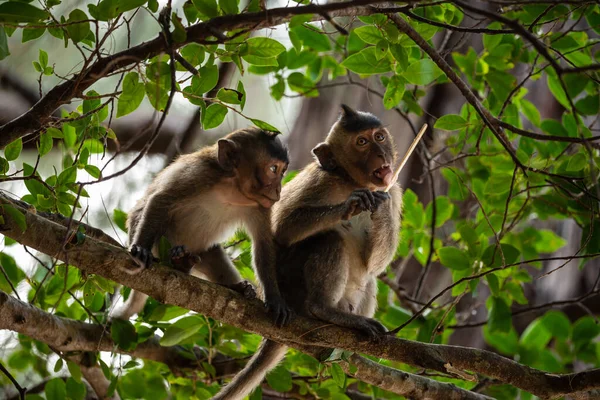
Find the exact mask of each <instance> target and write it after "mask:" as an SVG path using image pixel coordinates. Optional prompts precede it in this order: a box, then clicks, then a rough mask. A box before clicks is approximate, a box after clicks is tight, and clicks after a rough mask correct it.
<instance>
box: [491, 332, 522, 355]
mask: <svg viewBox="0 0 600 400" xmlns="http://www.w3.org/2000/svg"><path fill="white" fill-rule="evenodd" d="M483 337H484V339H485V341H486V342H487V343H489V344H490V345H491V346H493V347H494V348H496V349H497V350H498V351H499V352H501V353H503V354H505V355H509V356H512V355H514V354H516V353H517V352H518V351H519V337H518V336H517V332H515V330H514V329H510V330H509V332H508V333H503V332H498V331H495V332H492V331H490V328H489V326H484V327H483Z"/></svg>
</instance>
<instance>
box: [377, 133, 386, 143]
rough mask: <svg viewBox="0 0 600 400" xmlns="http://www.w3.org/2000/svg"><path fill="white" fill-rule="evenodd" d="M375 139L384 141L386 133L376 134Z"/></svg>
mask: <svg viewBox="0 0 600 400" xmlns="http://www.w3.org/2000/svg"><path fill="white" fill-rule="evenodd" d="M375 140H377V141H378V142H383V141H384V140H385V135H384V134H383V133H377V134H375Z"/></svg>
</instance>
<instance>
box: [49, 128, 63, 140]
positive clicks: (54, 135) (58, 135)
mask: <svg viewBox="0 0 600 400" xmlns="http://www.w3.org/2000/svg"><path fill="white" fill-rule="evenodd" d="M46 133H48V134H49V135H50V137H52V138H55V139H62V138H64V134H63V133H62V131H60V130H58V129H56V128H52V127H50V128H48V129H46Z"/></svg>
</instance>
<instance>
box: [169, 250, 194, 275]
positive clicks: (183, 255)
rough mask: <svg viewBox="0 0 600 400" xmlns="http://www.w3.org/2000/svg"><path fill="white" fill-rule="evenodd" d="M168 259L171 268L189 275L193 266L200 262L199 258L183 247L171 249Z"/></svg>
mask: <svg viewBox="0 0 600 400" xmlns="http://www.w3.org/2000/svg"><path fill="white" fill-rule="evenodd" d="M170 257H171V264H172V265H173V268H175V269H176V270H178V271H181V272H185V273H189V272H190V270H191V269H192V268H193V267H194V265H195V264H198V263H199V262H200V256H198V255H195V254H192V253H190V252H189V251H187V249H186V248H185V246H175V247H173V248H171V250H170Z"/></svg>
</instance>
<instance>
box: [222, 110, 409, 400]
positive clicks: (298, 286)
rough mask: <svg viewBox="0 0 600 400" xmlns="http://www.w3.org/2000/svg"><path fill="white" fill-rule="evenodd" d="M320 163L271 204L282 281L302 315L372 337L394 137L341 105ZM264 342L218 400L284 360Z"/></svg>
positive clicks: (393, 196) (388, 247)
mask: <svg viewBox="0 0 600 400" xmlns="http://www.w3.org/2000/svg"><path fill="white" fill-rule="evenodd" d="M312 152H313V155H314V157H315V162H313V163H311V164H310V165H308V166H307V167H306V168H305V169H304V170H303V171H302V172H301V173H299V174H298V176H296V177H295V178H294V179H293V180H292V181H290V182H289V183H288V184H287V185H286V186H285V187H284V188H283V191H282V194H281V200H280V201H279V202H278V203H277V204H276V205H275V206H274V207H273V219H272V226H273V231H274V237H275V240H276V242H277V243H278V249H277V257H276V260H277V262H276V268H277V280H278V283H279V288H280V290H281V293H282V295H283V297H284V299H285V300H286V302H287V303H288V304H289V305H290V306H291V308H292V309H293V310H294V311H295V312H296V313H297V314H299V315H304V316H307V317H312V318H316V319H319V320H322V321H325V322H328V323H331V324H336V325H340V326H343V327H347V328H354V329H358V330H360V331H361V332H363V333H364V334H365V335H366V336H367V337H368V338H370V339H377V337H378V336H379V335H381V334H383V333H384V332H385V331H386V330H385V327H384V326H383V325H381V324H380V323H379V322H377V321H376V320H374V319H373V318H372V317H373V315H374V313H375V309H376V307H377V299H376V295H377V276H378V275H379V274H381V272H383V270H384V269H385V268H386V267H387V265H388V264H389V263H390V262H391V261H392V258H393V256H394V253H395V250H396V246H397V243H398V235H399V231H400V213H401V207H402V192H401V189H400V187H399V186H397V185H393V186H392V187H391V189H390V190H389V192H384V191H383V190H384V189H385V188H387V187H388V186H389V185H390V184H391V183H392V181H393V179H394V173H393V166H394V165H395V163H396V159H397V153H396V150H395V147H394V143H393V139H392V136H391V135H390V133H389V132H388V130H387V129H386V128H385V127H384V126H383V124H382V123H381V121H380V120H379V119H378V118H376V117H375V116H374V115H372V114H369V113H365V112H360V111H354V110H352V109H351V108H350V107H347V106H342V115H341V116H340V118H339V119H338V121H337V122H336V123H335V124H334V125H333V127H332V128H331V130H330V132H329V134H328V136H327V138H326V140H325V142H323V143H321V144H319V145H317V146H316V147H315V148H314V149H313V151H312ZM286 350H287V347H286V346H285V345H282V344H279V343H276V342H274V341H271V340H264V341H263V343H262V344H261V346H260V348H259V350H258V351H257V353H256V354H255V355H254V357H252V359H251V360H250V361H249V362H248V364H247V365H246V367H245V368H244V369H243V370H242V371H241V372H240V373H239V374H238V375H237V376H236V377H235V378H234V379H233V381H232V382H231V383H230V384H229V385H227V386H225V387H224V388H223V390H222V391H221V392H220V393H218V394H217V395H216V396H215V397H214V399H217V400H223V399H242V398H243V397H244V396H247V395H248V394H249V393H250V392H251V391H252V390H253V389H254V388H255V387H256V386H258V385H259V384H260V383H261V382H262V380H263V379H264V377H265V375H266V374H267V372H268V371H269V370H270V369H272V368H274V367H275V366H276V365H277V364H278V363H279V362H280V361H281V360H282V359H283V358H284V357H285V353H286Z"/></svg>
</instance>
